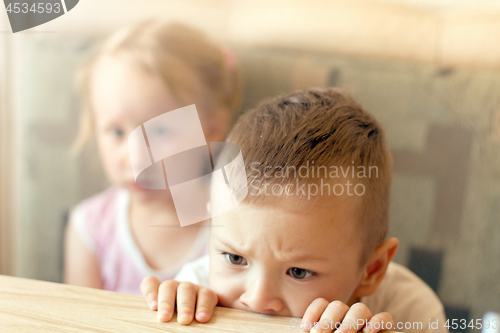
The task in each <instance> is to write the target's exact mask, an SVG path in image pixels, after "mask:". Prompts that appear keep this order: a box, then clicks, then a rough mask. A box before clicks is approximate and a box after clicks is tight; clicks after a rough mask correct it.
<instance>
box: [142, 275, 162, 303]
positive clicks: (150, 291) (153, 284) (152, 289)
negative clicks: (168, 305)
mask: <svg viewBox="0 0 500 333" xmlns="http://www.w3.org/2000/svg"><path fill="white" fill-rule="evenodd" d="M159 286H160V280H158V279H157V278H156V276H152V275H149V276H146V277H145V278H144V279H142V282H141V292H142V295H143V296H144V297H146V301H147V302H148V305H149V308H150V309H151V310H156V309H157V308H158V287H159Z"/></svg>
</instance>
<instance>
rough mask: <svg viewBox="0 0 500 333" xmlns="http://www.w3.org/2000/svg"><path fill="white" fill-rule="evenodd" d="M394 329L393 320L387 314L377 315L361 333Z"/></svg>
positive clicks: (374, 332)
mask: <svg viewBox="0 0 500 333" xmlns="http://www.w3.org/2000/svg"><path fill="white" fill-rule="evenodd" d="M392 329H394V319H392V316H391V315H390V314H389V313H387V312H381V313H377V314H376V315H375V316H373V317H372V318H371V319H370V321H369V322H368V323H367V325H366V326H365V328H363V333H376V332H380V331H383V330H392Z"/></svg>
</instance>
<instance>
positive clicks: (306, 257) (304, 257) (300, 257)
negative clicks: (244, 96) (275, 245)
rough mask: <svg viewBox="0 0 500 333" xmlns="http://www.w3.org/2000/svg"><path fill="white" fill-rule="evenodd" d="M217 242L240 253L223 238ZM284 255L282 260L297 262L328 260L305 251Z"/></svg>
mask: <svg viewBox="0 0 500 333" xmlns="http://www.w3.org/2000/svg"><path fill="white" fill-rule="evenodd" d="M217 242H218V243H219V244H221V245H223V246H225V247H227V248H229V250H230V251H231V252H234V253H241V251H240V250H237V249H236V248H235V247H233V246H232V245H230V244H229V243H226V242H225V241H223V240H220V239H217ZM286 257H287V258H286V259H285V260H283V261H284V262H299V263H303V262H306V261H328V258H327V257H319V256H315V255H313V254H311V253H305V254H301V253H298V254H288V255H286Z"/></svg>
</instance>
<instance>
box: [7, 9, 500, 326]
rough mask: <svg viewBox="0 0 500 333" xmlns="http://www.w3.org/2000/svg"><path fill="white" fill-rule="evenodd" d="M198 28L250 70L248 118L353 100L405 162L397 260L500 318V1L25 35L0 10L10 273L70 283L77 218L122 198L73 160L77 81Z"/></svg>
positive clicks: (84, 24) (112, 14)
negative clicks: (156, 32)
mask: <svg viewBox="0 0 500 333" xmlns="http://www.w3.org/2000/svg"><path fill="white" fill-rule="evenodd" d="M152 17H156V18H164V19H166V20H172V21H179V22H183V23H186V24H189V25H192V26H194V27H197V28H199V29H201V30H202V31H204V32H205V33H207V34H208V35H209V36H210V37H212V39H214V40H215V41H217V42H220V43H223V44H225V45H227V46H229V47H230V48H231V49H232V50H233V51H234V53H235V56H236V61H237V62H238V63H239V65H240V66H241V67H242V70H243V74H244V83H245V96H244V103H243V107H242V108H241V112H244V111H245V110H246V109H248V108H249V107H252V106H254V105H255V104H256V103H257V102H258V101H259V100H261V99H262V98H264V97H267V96H273V95H276V94H279V93H283V92H289V91H292V90H295V89H299V88H303V87H308V86H342V87H347V88H349V89H350V90H351V91H352V94H353V96H354V98H355V99H356V100H357V101H359V102H360V103H361V104H362V105H363V106H364V107H365V108H366V109H367V110H369V111H370V112H372V113H373V114H374V115H375V116H376V117H377V119H379V120H380V121H381V122H382V123H383V125H384V127H385V129H386V132H387V135H388V139H389V144H390V146H391V150H392V153H393V156H394V171H395V173H394V180H393V187H392V191H393V192H392V193H393V195H392V204H391V230H390V233H391V236H396V237H398V238H399V239H400V241H401V246H400V249H399V251H398V253H397V255H396V259H395V260H396V261H397V262H399V263H402V264H404V265H406V266H408V267H410V269H412V270H413V271H414V272H415V273H416V274H418V275H419V276H420V277H422V278H423V279H424V280H425V281H426V282H427V283H428V284H429V285H430V286H431V287H432V288H433V289H434V290H435V291H436V292H437V294H438V295H439V297H440V298H441V300H442V301H443V303H444V304H445V307H446V311H447V314H448V316H449V317H450V318H458V319H459V318H466V319H478V318H481V317H482V316H483V314H484V312H486V311H487V310H494V311H497V312H500V283H499V281H500V259H499V258H500V223H499V221H500V2H499V1H497V0H390V1H389V0H386V1H358V0H341V1H340V0H337V1H323V0H307V1H306V0H304V1H294V0H283V1H276V0H274V1H269V0H268V1H262V0H257V1H251V2H250V1H248V2H247V1H237V0H216V1H204V0H183V1H174V0H146V1H145V0H143V1H140V2H139V1H132V0H120V1H118V0H113V1H111V0H99V1H97V0H83V1H81V2H80V3H79V4H78V5H77V6H76V7H75V8H74V9H73V10H72V11H71V12H68V13H67V14H65V15H64V16H62V17H59V18H58V19H56V20H54V21H51V22H48V23H46V24H44V25H41V26H39V27H36V28H33V29H30V30H27V31H25V32H19V33H16V34H12V33H11V32H10V31H11V30H10V26H9V23H8V20H7V15H6V12H5V11H3V9H0V22H1V25H0V31H1V33H0V273H1V274H9V275H16V276H21V277H28V278H35V279H42V280H48V281H61V278H62V276H61V273H62V245H63V244H62V239H63V231H64V226H65V223H66V220H67V215H68V212H69V210H70V209H71V208H72V207H73V206H74V205H75V204H77V203H78V202H79V201H81V200H82V199H84V198H86V197H88V196H90V195H92V194H94V193H97V192H99V191H101V190H103V189H105V188H106V187H107V186H108V185H109V184H108V181H107V180H106V178H105V176H104V174H103V172H102V170H101V166H100V162H99V159H98V156H97V154H96V151H95V148H94V147H93V146H92V145H89V146H88V147H86V148H85V150H84V151H83V152H82V154H80V155H78V156H72V155H71V154H70V153H69V148H70V146H71V144H72V142H73V140H74V138H75V136H76V132H77V128H78V121H79V99H78V96H77V94H76V92H75V88H74V87H75V85H74V73H75V70H76V68H77V66H78V64H79V63H81V61H82V60H84V59H85V58H86V57H87V56H88V55H89V53H90V52H91V51H92V49H93V48H94V47H95V46H96V45H97V44H98V42H99V41H100V40H101V39H102V38H103V36H105V35H107V34H108V33H110V32H111V31H113V30H115V29H116V28H119V27H122V26H123V25H128V24H131V23H134V22H137V21H140V20H143V19H146V18H152Z"/></svg>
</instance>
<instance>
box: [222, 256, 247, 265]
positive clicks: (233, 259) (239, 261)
mask: <svg viewBox="0 0 500 333" xmlns="http://www.w3.org/2000/svg"><path fill="white" fill-rule="evenodd" d="M224 254H225V255H226V259H227V260H228V261H229V262H230V263H231V264H233V265H246V264H247V260H246V259H245V258H243V257H242V256H239V255H237V254H231V253H224Z"/></svg>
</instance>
